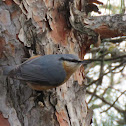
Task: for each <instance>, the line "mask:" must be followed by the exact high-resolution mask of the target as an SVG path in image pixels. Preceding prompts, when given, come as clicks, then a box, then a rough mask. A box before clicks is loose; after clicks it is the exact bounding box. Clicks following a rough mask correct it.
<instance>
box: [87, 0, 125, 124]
mask: <svg viewBox="0 0 126 126" xmlns="http://www.w3.org/2000/svg"><path fill="white" fill-rule="evenodd" d="M100 2H103V3H104V5H101V6H100V5H99V11H101V14H98V13H95V12H92V13H91V14H90V15H91V16H101V15H114V14H125V6H126V1H125V0H100ZM125 57H126V36H123V37H117V38H111V39H104V40H102V43H101V45H100V46H99V47H98V48H96V47H93V45H91V50H90V52H89V53H87V54H86V55H85V58H87V59H88V58H92V59H100V60H101V62H100V63H99V62H95V63H93V64H90V65H89V66H88V67H87V68H86V73H87V81H88V83H89V86H88V88H87V103H88V104H89V107H90V108H92V109H93V110H94V117H93V124H92V126H126V67H125V65H126V58H125Z"/></svg>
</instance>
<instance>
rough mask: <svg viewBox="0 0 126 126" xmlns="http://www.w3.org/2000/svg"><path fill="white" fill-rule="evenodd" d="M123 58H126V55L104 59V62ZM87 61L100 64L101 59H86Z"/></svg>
mask: <svg viewBox="0 0 126 126" xmlns="http://www.w3.org/2000/svg"><path fill="white" fill-rule="evenodd" d="M123 58H126V55H122V56H117V57H113V58H106V59H104V61H113V60H117V59H123ZM88 61H91V62H93V61H100V62H102V59H88Z"/></svg>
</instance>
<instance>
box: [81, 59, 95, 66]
mask: <svg viewBox="0 0 126 126" xmlns="http://www.w3.org/2000/svg"><path fill="white" fill-rule="evenodd" d="M92 62H93V61H92V60H90V59H89V60H83V61H81V62H80V63H81V64H83V65H86V64H89V63H92Z"/></svg>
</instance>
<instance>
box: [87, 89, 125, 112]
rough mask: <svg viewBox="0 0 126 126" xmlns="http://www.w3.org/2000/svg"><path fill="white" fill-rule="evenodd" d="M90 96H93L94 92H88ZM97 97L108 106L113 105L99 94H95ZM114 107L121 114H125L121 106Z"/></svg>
mask: <svg viewBox="0 0 126 126" xmlns="http://www.w3.org/2000/svg"><path fill="white" fill-rule="evenodd" d="M86 92H87V93H88V94H93V92H90V91H88V90H87V91H86ZM94 96H95V97H97V98H99V99H100V100H102V101H103V102H104V103H105V104H108V105H110V106H111V105H112V104H111V103H110V102H108V101H107V100H105V99H104V98H102V97H100V96H98V95H97V94H94ZM113 107H114V108H115V109H116V110H117V111H118V112H120V113H124V112H125V110H123V109H121V108H120V107H119V106H117V105H113Z"/></svg>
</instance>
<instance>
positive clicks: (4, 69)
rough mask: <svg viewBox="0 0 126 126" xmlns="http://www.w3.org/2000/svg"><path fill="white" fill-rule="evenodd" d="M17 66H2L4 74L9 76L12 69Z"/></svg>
mask: <svg viewBox="0 0 126 126" xmlns="http://www.w3.org/2000/svg"><path fill="white" fill-rule="evenodd" d="M14 68H15V66H2V73H3V75H4V76H8V75H9V73H10V71H12V70H13V69H14Z"/></svg>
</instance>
